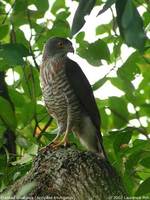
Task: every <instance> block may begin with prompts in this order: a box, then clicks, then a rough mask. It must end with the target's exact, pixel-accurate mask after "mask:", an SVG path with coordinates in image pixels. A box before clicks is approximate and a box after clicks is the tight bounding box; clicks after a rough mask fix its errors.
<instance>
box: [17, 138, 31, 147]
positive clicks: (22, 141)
mask: <svg viewBox="0 0 150 200" xmlns="http://www.w3.org/2000/svg"><path fill="white" fill-rule="evenodd" d="M16 144H18V145H19V146H20V147H22V148H24V149H27V148H28V146H29V144H28V141H27V139H26V138H24V137H22V136H18V137H17V138H16Z"/></svg>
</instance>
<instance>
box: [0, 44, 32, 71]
mask: <svg viewBox="0 0 150 200" xmlns="http://www.w3.org/2000/svg"><path fill="white" fill-rule="evenodd" d="M29 55H30V53H29V51H28V49H27V48H26V47H25V46H24V45H22V44H4V45H0V62H1V66H2V67H3V65H4V67H5V68H6V66H14V65H22V64H24V60H23V57H27V56H29ZM0 70H1V68H0Z"/></svg>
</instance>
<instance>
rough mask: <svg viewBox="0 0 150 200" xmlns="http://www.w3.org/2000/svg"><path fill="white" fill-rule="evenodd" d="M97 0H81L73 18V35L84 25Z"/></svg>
mask: <svg viewBox="0 0 150 200" xmlns="http://www.w3.org/2000/svg"><path fill="white" fill-rule="evenodd" d="M95 3H96V1H95V0H80V1H79V6H78V8H77V10H76V13H75V15H74V18H73V23H72V28H71V36H73V35H75V34H76V33H77V32H78V31H79V30H80V29H81V28H82V26H83V25H84V23H85V19H84V17H85V16H86V15H89V14H90V12H91V10H92V9H93V7H94V5H95Z"/></svg>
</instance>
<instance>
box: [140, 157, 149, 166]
mask: <svg viewBox="0 0 150 200" xmlns="http://www.w3.org/2000/svg"><path fill="white" fill-rule="evenodd" d="M140 164H141V165H143V166H144V167H147V168H150V157H149V156H148V157H146V158H144V159H143V160H141V161H140Z"/></svg>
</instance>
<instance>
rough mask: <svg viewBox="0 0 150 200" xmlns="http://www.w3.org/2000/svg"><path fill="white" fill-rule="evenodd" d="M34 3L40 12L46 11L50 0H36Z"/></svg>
mask: <svg viewBox="0 0 150 200" xmlns="http://www.w3.org/2000/svg"><path fill="white" fill-rule="evenodd" d="M34 4H35V5H36V7H37V9H38V11H40V12H45V11H46V10H48V7H49V4H48V0H44V1H43V0H36V1H35V2H34Z"/></svg>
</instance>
